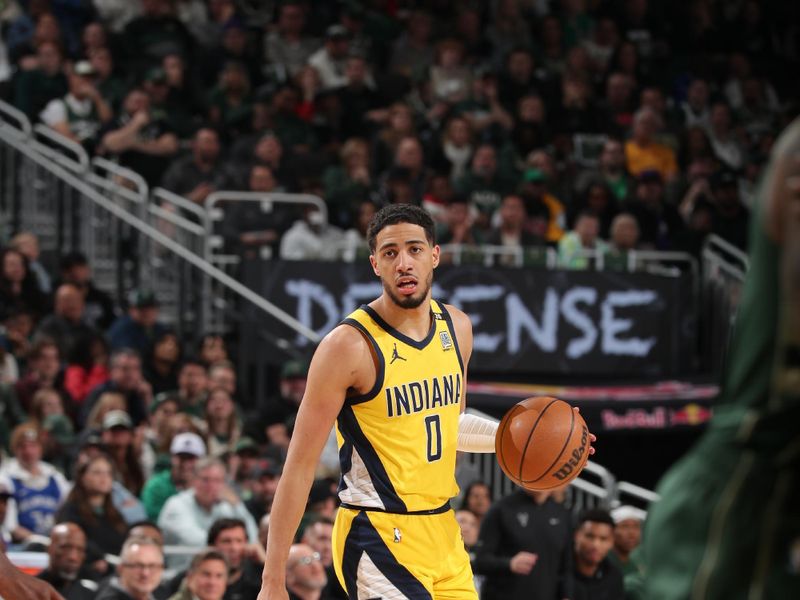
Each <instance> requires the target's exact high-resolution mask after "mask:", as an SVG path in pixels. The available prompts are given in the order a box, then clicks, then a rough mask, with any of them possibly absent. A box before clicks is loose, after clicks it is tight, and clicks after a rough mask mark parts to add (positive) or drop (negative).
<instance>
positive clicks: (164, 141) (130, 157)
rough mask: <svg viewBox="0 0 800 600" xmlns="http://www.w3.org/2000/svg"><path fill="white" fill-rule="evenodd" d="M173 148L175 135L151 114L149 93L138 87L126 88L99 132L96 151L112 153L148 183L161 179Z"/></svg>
mask: <svg viewBox="0 0 800 600" xmlns="http://www.w3.org/2000/svg"><path fill="white" fill-rule="evenodd" d="M177 151H178V137H177V136H176V135H175V133H174V131H173V130H172V128H171V127H170V125H169V123H168V121H166V120H165V119H164V118H163V117H161V116H158V114H154V112H153V110H152V109H151V105H150V97H149V96H148V95H147V93H146V92H145V91H144V90H143V89H142V88H139V87H134V88H132V89H131V90H129V91H128V93H127V94H126V95H125V100H124V101H123V103H122V110H121V111H120V113H119V115H118V116H117V117H116V118H115V119H114V120H113V121H111V122H110V123H108V125H107V126H106V127H105V128H104V129H103V130H102V131H101V133H100V145H99V148H98V153H99V154H107V155H109V156H111V157H116V158H117V160H118V161H119V164H120V165H122V166H123V167H128V168H129V169H132V170H134V171H136V172H137V173H139V174H140V175H141V176H142V177H144V179H145V181H147V183H148V184H149V185H151V186H156V185H158V183H159V182H160V181H161V176H162V175H163V174H164V170H165V169H166V167H167V165H169V162H170V159H171V158H172V157H174V156H175V154H176V153H177Z"/></svg>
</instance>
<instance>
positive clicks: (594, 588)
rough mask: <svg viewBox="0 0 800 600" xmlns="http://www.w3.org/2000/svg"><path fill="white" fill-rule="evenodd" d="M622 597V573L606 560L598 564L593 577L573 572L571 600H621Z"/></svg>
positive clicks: (623, 591) (623, 592)
mask: <svg viewBox="0 0 800 600" xmlns="http://www.w3.org/2000/svg"><path fill="white" fill-rule="evenodd" d="M624 597H625V586H624V584H623V579H622V573H621V572H620V570H619V569H618V568H617V567H615V566H614V565H613V564H611V561H609V560H608V558H605V559H603V562H601V563H600V566H599V567H598V569H597V572H596V573H595V574H594V577H586V576H585V575H582V574H581V573H578V571H577V569H576V570H575V572H574V593H573V595H572V600H623V598H624Z"/></svg>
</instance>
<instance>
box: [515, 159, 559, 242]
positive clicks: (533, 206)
mask: <svg viewBox="0 0 800 600" xmlns="http://www.w3.org/2000/svg"><path fill="white" fill-rule="evenodd" d="M548 180H549V176H548V174H547V173H546V172H545V171H544V170H542V169H539V168H536V167H531V168H529V169H527V170H526V171H525V173H523V175H522V182H521V183H520V185H519V192H520V194H521V195H522V197H523V199H524V200H525V207H526V209H527V211H528V216H529V218H530V217H536V216H537V215H544V216H546V219H547V223H546V225H545V228H544V231H543V232H542V233H543V236H544V239H545V240H546V241H547V242H548V243H550V244H556V243H558V240H560V239H561V236H563V235H564V230H565V229H566V226H567V222H566V210H565V208H564V205H563V204H562V203H561V201H560V200H559V199H558V198H556V197H555V196H554V195H553V194H551V193H550V192H549V191H548V189H547V182H548ZM532 231H533V232H534V233H537V232H538V229H532Z"/></svg>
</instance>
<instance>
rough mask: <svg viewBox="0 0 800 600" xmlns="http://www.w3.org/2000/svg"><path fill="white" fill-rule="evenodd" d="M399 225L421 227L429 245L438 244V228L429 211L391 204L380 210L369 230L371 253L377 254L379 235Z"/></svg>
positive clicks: (368, 240)
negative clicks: (408, 224) (387, 228)
mask: <svg viewBox="0 0 800 600" xmlns="http://www.w3.org/2000/svg"><path fill="white" fill-rule="evenodd" d="M398 223H411V224H412V225H419V226H420V227H422V228H423V229H424V230H425V237H426V238H427V239H428V243H430V245H431V246H433V245H434V244H435V243H436V227H435V225H434V223H433V219H432V218H431V216H430V214H428V211H426V210H425V209H422V208H420V207H419V206H415V205H413V204H390V205H389V206H385V207H384V208H382V209H380V210H379V211H378V212H377V213H376V214H375V216H374V217H372V221H370V224H369V227H368V228H367V243H368V244H369V250H370V252H375V240H376V238H377V237H378V233H380V232H381V230H382V229H383V228H384V227H387V226H388V225H397V224H398Z"/></svg>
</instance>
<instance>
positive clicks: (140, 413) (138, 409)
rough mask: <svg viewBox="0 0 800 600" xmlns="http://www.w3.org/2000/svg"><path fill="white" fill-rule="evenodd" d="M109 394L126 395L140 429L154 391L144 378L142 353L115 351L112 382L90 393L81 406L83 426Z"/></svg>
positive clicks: (128, 407) (110, 380) (110, 378)
mask: <svg viewBox="0 0 800 600" xmlns="http://www.w3.org/2000/svg"><path fill="white" fill-rule="evenodd" d="M106 392H116V393H118V394H122V396H123V397H124V398H125V404H126V410H127V412H128V414H129V415H130V417H131V420H132V421H133V424H134V426H138V425H139V424H141V423H142V421H144V420H145V419H146V418H147V408H146V407H147V406H148V405H149V404H150V400H151V397H152V394H153V390H152V388H151V387H150V384H149V383H147V380H146V379H145V378H144V376H143V375H142V361H141V359H140V358H139V353H138V352H136V351H135V350H131V349H130V348H120V349H118V350H114V351H112V352H111V358H110V359H109V374H108V381H106V382H105V383H104V384H102V385H99V386H97V387H95V388H94V389H93V390H92V391H91V392H89V395H88V396H87V397H86V400H85V401H84V403H83V405H82V406H81V410H80V415H79V417H78V423H79V424H81V425H83V424H85V423H86V422H87V420H88V417H89V415H90V414H91V412H92V409H93V408H94V406H95V404H96V403H97V401H98V400H99V398H100V396H101V395H103V394H104V393H106Z"/></svg>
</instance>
